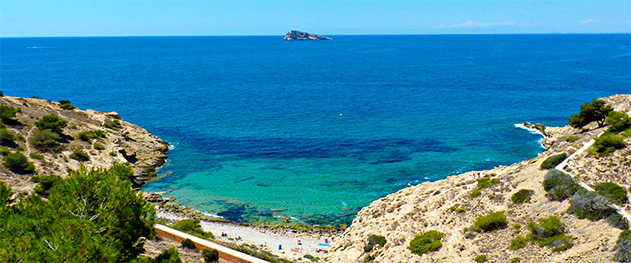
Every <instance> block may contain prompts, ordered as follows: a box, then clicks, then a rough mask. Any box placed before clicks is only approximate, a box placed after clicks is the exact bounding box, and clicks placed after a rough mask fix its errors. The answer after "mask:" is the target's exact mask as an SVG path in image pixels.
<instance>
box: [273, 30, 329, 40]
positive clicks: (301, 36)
mask: <svg viewBox="0 0 631 263" xmlns="http://www.w3.org/2000/svg"><path fill="white" fill-rule="evenodd" d="M283 39H284V40H333V39H332V38H330V37H325V36H321V35H317V34H311V33H307V32H302V31H298V30H290V31H289V32H287V34H286V35H285V38H283Z"/></svg>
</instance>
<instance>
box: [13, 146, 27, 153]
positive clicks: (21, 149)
mask: <svg viewBox="0 0 631 263" xmlns="http://www.w3.org/2000/svg"><path fill="white" fill-rule="evenodd" d="M15 149H16V150H18V151H20V152H23V151H25V150H26V149H24V146H22V145H18V146H17V147H15Z"/></svg>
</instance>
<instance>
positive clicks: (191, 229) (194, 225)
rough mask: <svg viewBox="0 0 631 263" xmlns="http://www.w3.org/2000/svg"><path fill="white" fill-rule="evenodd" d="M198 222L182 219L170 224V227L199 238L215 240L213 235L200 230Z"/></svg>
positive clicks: (196, 220)
mask: <svg viewBox="0 0 631 263" xmlns="http://www.w3.org/2000/svg"><path fill="white" fill-rule="evenodd" d="M200 222H201V221H200V220H199V219H183V220H180V221H179V222H176V223H174V224H172V225H171V227H172V228H174V229H177V230H180V231H182V232H185V233H188V234H191V235H193V236H196V237H199V238H205V239H209V238H215V236H214V235H213V233H211V232H206V231H204V230H203V229H202V226H201V225H200Z"/></svg>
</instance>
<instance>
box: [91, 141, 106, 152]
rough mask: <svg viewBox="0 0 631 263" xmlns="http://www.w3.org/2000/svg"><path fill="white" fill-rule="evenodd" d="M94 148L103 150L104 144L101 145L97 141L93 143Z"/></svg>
mask: <svg viewBox="0 0 631 263" xmlns="http://www.w3.org/2000/svg"><path fill="white" fill-rule="evenodd" d="M94 149H95V150H99V151H102V150H105V146H103V145H101V144H99V143H95V144H94Z"/></svg>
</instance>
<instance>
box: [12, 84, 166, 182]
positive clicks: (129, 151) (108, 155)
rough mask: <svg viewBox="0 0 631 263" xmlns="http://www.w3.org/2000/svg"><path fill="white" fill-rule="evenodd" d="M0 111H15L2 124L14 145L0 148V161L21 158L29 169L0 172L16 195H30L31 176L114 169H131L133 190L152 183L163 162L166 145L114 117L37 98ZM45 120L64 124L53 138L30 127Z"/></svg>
mask: <svg viewBox="0 0 631 263" xmlns="http://www.w3.org/2000/svg"><path fill="white" fill-rule="evenodd" d="M0 105H2V106H3V107H7V106H8V107H12V108H15V109H17V113H16V114H15V116H14V117H12V118H9V119H8V120H5V123H4V126H5V128H6V130H8V132H10V133H12V134H14V136H13V137H14V138H15V140H14V142H10V143H5V144H3V145H8V147H7V146H5V147H3V151H4V153H3V155H6V154H7V153H9V152H21V153H22V154H23V155H24V156H25V157H26V158H27V159H28V162H31V163H32V164H33V166H34V172H21V173H16V172H13V171H12V170H11V169H9V168H8V167H5V166H6V165H5V166H0V181H2V182H4V183H6V184H7V185H9V186H11V187H12V188H13V189H14V190H15V191H28V192H30V189H32V188H33V187H34V186H35V185H36V184H35V183H32V182H31V181H30V177H31V176H33V175H59V176H61V177H67V176H68V171H69V170H77V169H79V168H81V166H85V167H87V168H92V167H95V168H109V167H111V166H112V165H113V164H115V163H129V164H131V165H132V167H133V169H134V172H135V176H134V177H133V178H130V179H131V180H132V183H133V185H134V187H138V186H140V185H142V184H143V183H145V182H146V181H148V180H150V179H152V178H155V177H156V169H157V168H158V167H160V166H162V165H163V164H164V163H165V160H166V158H167V157H166V155H165V153H166V152H167V151H168V144H167V143H166V142H164V141H162V140H160V139H159V138H157V137H155V136H153V135H151V134H150V133H149V132H147V130H145V129H143V128H141V127H138V126H136V125H133V124H131V123H129V122H126V121H124V120H121V118H120V116H119V115H118V114H117V113H116V112H99V111H93V110H85V111H82V110H79V109H76V108H75V107H74V106H72V105H71V104H69V103H68V104H67V105H62V104H60V103H57V102H52V101H47V100H43V99H39V98H18V97H9V96H2V97H0ZM49 114H55V115H57V116H59V117H60V118H61V119H62V120H63V121H65V122H66V123H65V125H64V127H63V128H62V130H61V131H59V132H57V133H56V134H57V135H56V136H55V135H54V134H52V135H51V133H50V132H49V133H46V132H41V131H40V129H39V128H38V127H37V125H36V124H35V123H36V122H38V121H40V120H41V119H42V117H43V116H45V115H49ZM3 117H4V116H3ZM0 133H2V132H0ZM0 137H2V135H0ZM75 151H76V152H80V151H81V152H83V153H85V154H84V155H82V154H77V153H75ZM78 155H82V156H78Z"/></svg>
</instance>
